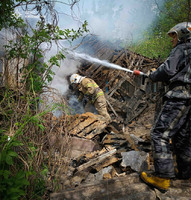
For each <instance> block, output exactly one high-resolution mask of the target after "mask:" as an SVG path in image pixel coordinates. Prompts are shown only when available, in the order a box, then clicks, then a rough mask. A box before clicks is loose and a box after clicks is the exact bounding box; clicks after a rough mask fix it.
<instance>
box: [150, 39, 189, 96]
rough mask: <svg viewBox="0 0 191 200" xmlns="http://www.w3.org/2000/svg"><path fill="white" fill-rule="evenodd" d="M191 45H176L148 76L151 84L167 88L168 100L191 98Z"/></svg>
mask: <svg viewBox="0 0 191 200" xmlns="http://www.w3.org/2000/svg"><path fill="white" fill-rule="evenodd" d="M190 65H191V43H182V44H178V45H177V46H176V47H175V48H173V49H172V51H171V53H170V55H169V57H168V58H167V59H166V61H165V62H164V63H163V64H161V65H160V66H159V67H158V68H157V70H156V71H154V72H152V73H151V74H150V76H149V77H150V79H151V80H152V81H153V82H157V81H160V82H164V83H166V85H167V86H168V89H167V93H166V94H165V96H166V97H168V98H183V99H188V98H191V66H190Z"/></svg>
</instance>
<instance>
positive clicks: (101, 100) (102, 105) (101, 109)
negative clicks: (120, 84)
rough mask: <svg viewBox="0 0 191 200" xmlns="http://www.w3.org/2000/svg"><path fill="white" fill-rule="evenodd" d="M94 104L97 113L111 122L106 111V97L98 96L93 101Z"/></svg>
mask: <svg viewBox="0 0 191 200" xmlns="http://www.w3.org/2000/svg"><path fill="white" fill-rule="evenodd" d="M94 106H95V108H96V110H97V112H98V114H99V115H102V116H103V117H104V118H105V120H106V121H107V122H108V123H110V122H111V117H110V115H109V113H108V111H107V103H106V99H105V97H104V96H100V97H98V98H97V99H96V100H95V102H94Z"/></svg>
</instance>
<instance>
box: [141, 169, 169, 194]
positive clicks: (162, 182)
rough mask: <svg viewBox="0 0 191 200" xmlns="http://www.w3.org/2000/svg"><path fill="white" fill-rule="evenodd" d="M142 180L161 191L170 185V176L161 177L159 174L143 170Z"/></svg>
mask: <svg viewBox="0 0 191 200" xmlns="http://www.w3.org/2000/svg"><path fill="white" fill-rule="evenodd" d="M140 178H141V180H142V181H144V182H145V183H146V184H148V185H150V186H151V187H153V188H157V189H158V190H160V191H161V192H166V191H167V190H168V188H169V186H170V179H169V178H161V177H157V176H152V175H147V174H146V173H145V172H142V173H141V175H140Z"/></svg>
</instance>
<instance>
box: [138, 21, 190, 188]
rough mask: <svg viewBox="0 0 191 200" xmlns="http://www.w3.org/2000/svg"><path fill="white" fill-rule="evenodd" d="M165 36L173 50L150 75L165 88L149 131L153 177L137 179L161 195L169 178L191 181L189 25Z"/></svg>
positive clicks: (145, 176)
mask: <svg viewBox="0 0 191 200" xmlns="http://www.w3.org/2000/svg"><path fill="white" fill-rule="evenodd" d="M168 35H169V36H170V37H171V38H172V40H171V42H172V46H173V49H172V51H171V53H170V55H169V57H168V58H167V59H166V61H165V62H164V63H163V64H161V65H160V66H159V67H158V68H157V70H156V71H154V72H151V73H150V74H149V78H150V79H151V80H152V81H153V82H157V81H160V82H164V83H165V84H166V85H167V86H168V90H167V92H166V93H165V95H164V97H163V105H162V108H161V110H160V112H159V114H158V116H157V118H156V120H155V123H154V125H153V128H152V130H151V140H152V145H153V158H154V168H155V173H154V174H147V173H146V172H142V173H141V175H140V178H141V179H142V180H143V181H144V182H145V183H147V184H148V185H150V186H152V187H154V188H158V189H159V190H161V191H167V190H168V188H169V186H170V179H171V178H174V177H177V178H179V179H189V178H191V22H182V23H179V24H177V25H176V26H174V27H173V28H171V29H170V30H169V32H168ZM171 143H172V145H171ZM171 146H173V151H174V153H175V155H176V162H177V171H178V173H177V174H175V169H174V160H173V155H172V148H171Z"/></svg>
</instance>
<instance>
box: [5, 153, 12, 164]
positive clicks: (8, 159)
mask: <svg viewBox="0 0 191 200" xmlns="http://www.w3.org/2000/svg"><path fill="white" fill-rule="evenodd" d="M5 160H6V163H7V164H8V165H12V164H13V159H12V157H11V156H9V155H6V159H5Z"/></svg>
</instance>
